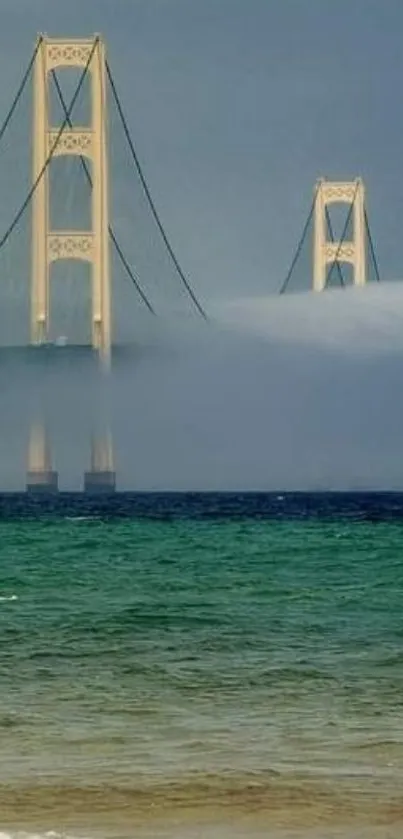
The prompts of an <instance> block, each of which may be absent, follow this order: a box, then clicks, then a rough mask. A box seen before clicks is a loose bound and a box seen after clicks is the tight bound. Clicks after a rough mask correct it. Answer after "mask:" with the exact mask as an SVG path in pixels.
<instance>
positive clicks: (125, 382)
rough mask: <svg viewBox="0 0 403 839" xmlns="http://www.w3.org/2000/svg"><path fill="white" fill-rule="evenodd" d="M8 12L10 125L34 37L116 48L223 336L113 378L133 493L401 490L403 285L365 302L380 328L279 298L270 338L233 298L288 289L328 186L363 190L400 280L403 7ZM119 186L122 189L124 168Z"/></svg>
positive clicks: (388, 272) (37, 0)
mask: <svg viewBox="0 0 403 839" xmlns="http://www.w3.org/2000/svg"><path fill="white" fill-rule="evenodd" d="M0 11H1V29H0V110H1V111H3V112H4V111H5V109H6V108H7V107H8V105H9V103H10V99H11V97H12V95H13V93H14V90H15V88H16V86H17V84H18V83H19V80H20V78H21V74H22V71H23V69H24V68H25V66H26V64H27V61H28V59H29V56H30V54H31V53H32V49H33V45H34V41H35V37H36V35H37V33H38V32H40V31H44V32H47V33H48V34H50V35H57V36H62V35H68V36H74V35H77V36H86V35H88V34H92V33H94V32H100V33H101V34H102V35H103V36H104V37H105V39H106V41H107V46H108V56H109V61H110V64H111V67H112V69H113V73H114V77H115V80H116V83H117V86H118V89H119V92H120V94H121V98H122V101H123V104H124V106H125V109H126V112H127V116H128V121H129V124H130V128H131V130H132V133H133V136H134V140H135V143H136V148H137V152H138V155H139V157H140V160H141V162H142V164H143V167H144V171H145V174H146V176H147V179H148V182H149V186H150V188H151V192H152V194H153V196H154V198H155V201H156V204H157V206H158V209H159V210H160V213H161V216H162V218H163V220H164V222H165V226H166V228H167V231H168V233H169V236H170V239H171V241H172V244H173V246H174V248H175V250H176V252H177V253H178V255H179V257H180V261H181V263H182V264H183V267H184V269H185V271H186V272H187V273H188V274H189V276H190V277H191V279H192V282H193V284H194V286H195V288H196V290H197V293H198V294H199V296H200V298H201V299H202V300H203V302H204V303H205V304H206V305H207V307H210V309H211V311H213V312H214V313H216V314H217V313H218V312H220V317H221V316H222V319H223V320H225V322H226V331H225V332H224V333H223V334H218V333H217V332H215V333H214V336H213V337H212V336H210V337H209V338H206V337H200V336H199V335H197V336H196V335H193V337H189V334H188V333H187V334H186V338H183V337H182V338H178V341H177V344H176V345H175V349H172V346H173V344H172V342H173V339H172V333H170V335H169V338H168V337H166V341H167V344H166V345H165V346H162V345H163V343H164V340H165V339H164V338H161V339H160V340H161V347H162V348H161V355H159V351H158V348H157V349H156V350H155V351H153V352H152V353H151V354H150V355H147V353H145V356H144V358H141V359H140V360H139V361H138V363H137V364H136V365H135V369H134V368H133V370H132V371H130V372H126V373H125V374H122V376H121V377H120V378H119V376H117V377H116V381H115V385H114V386H115V387H116V391H115V393H114V402H115V415H116V419H115V423H116V435H117V447H118V448H119V447H120V452H121V454H120V462H119V470H120V476H121V481H122V485H124V486H126V487H127V486H136V488H141V487H146V488H151V487H165V488H166V487H181V488H185V487H186V486H192V487H193V488H197V487H198V486H200V487H203V488H208V487H209V486H214V487H229V488H239V487H242V486H246V487H248V488H252V487H253V486H258V487H259V488H264V487H265V486H270V487H272V486H275V485H277V486H281V488H284V487H285V486H296V485H298V486H299V487H302V486H329V485H337V486H351V485H354V484H355V483H358V484H364V485H373V484H377V485H384V486H389V485H394V486H396V485H403V464H402V468H400V463H399V459H398V458H397V457H396V452H397V451H400V450H401V449H402V445H403V432H402V431H401V428H402V422H401V419H402V407H403V402H402V397H401V396H400V390H401V387H400V379H401V376H400V371H401V353H402V349H403V340H400V337H399V336H400V327H399V322H398V324H397V326H396V317H397V315H396V312H399V310H400V306H401V310H402V311H403V297H402V295H401V293H400V288H399V290H398V292H397V296H396V293H395V292H394V293H393V294H394V296H393V297H391V298H390V302H388V299H387V292H386V298H382V299H383V300H386V303H383V304H382V305H380V304H379V300H377V299H376V297H375V298H374V297H371V298H368V300H369V304H368V305H367V306H366V309H365V311H366V312H367V315H368V319H366V318H364V319H363V318H362V317H361V318H359V317H356V316H355V314H354V317H353V318H351V316H350V314H351V313H350V302H349V301H350V299H352V298H350V297H349V296H348V295H349V294H350V292H348V294H347V295H346V297H345V299H344V302H343V301H342V300H341V298H340V296H339V297H338V298H337V297H335V296H334V295H333V296H332V295H330V297H329V298H327V302H324V303H323V306H325V307H326V311H327V314H326V316H324V309H323V307H322V308H320V306H319V307H318V306H317V304H316V303H315V304H313V306H314V307H315V306H316V308H310V309H309V313H307V309H306V305H307V304H306V301H305V303H304V304H303V305H302V306H301V309H300V313H298V311H297V314H295V311H296V310H295V308H294V309H292V308H290V306H289V304H288V302H287V301H286V302H285V306H288V309H284V310H283V314H282V316H281V317H280V319H279V320H278V321H277V315H276V314H275V313H274V315H273V312H272V313H271V315H270V316H269V314H268V317H267V334H265V333H264V323H263V325H262V312H264V309H262V307H261V306H260V304H259V303H258V304H257V310H256V311H255V313H254V314H253V316H251V315H250V309H249V310H248V305H247V304H246V303H245V308H244V309H243V308H242V304H238V303H235V304H234V307H233V306H232V303H231V304H230V305H229V307H227V308H225V306H224V308H223V307H222V303H221V301H223V300H224V301H232V300H233V299H239V298H248V297H249V296H251V295H252V296H254V295H266V294H267V293H270V292H273V291H275V290H276V289H277V288H278V287H279V285H280V284H281V281H282V279H283V278H284V275H285V273H286V270H287V267H288V264H289V261H290V258H291V256H292V252H293V250H294V247H295V245H296V242H297V239H298V238H299V235H300V232H301V228H302V225H303V223H304V220H305V216H306V213H307V211H308V209H309V206H310V203H311V200H312V190H313V186H314V183H315V181H316V179H317V178H318V177H319V176H322V175H323V176H327V177H333V178H336V179H337V178H350V177H355V176H357V175H361V176H362V177H363V178H364V181H365V183H366V187H367V196H368V207H369V215H370V219H371V223H372V232H373V236H374V239H375V243H376V246H377V251H378V256H379V263H380V267H381V273H382V276H383V278H384V279H395V278H396V277H400V276H401V275H402V268H401V262H402V259H401V249H402V235H401V230H402V224H403V153H402V141H401V135H402V128H403V104H402V95H401V80H402V78H403V50H402V32H403V3H402V2H401V0H337V2H336V0H333V2H331V1H330V0H80V2H79V0H69V2H59V0H0ZM111 176H112V177H113V178H114V179H116V182H117V183H118V184H119V183H120V182H119V179H121V181H122V191H123V188H124V183H123V175H122V171H119V169H117V170H114V171H113V172H112V175H111ZM122 194H123V193H122ZM122 213H123V215H124V211H122ZM120 222H121V223H122V224H123V223H125V224H127V225H128V227H129V228H130V223H131V222H130V219H129V218H123V219H121V220H120ZM364 293H366V292H364ZM399 295H400V296H399ZM215 298H217V299H215ZM333 300H337V303H336V304H334V308H333V309H332V310H331V311H332V314H331V316H329V306H330V307H331V306H333V303H332V302H331V301H333ZM219 301H220V304H219ZM371 301H372V302H371ZM276 303H277V301H276ZM292 305H294V304H292ZM309 305H310V304H309ZM321 305H322V304H321ZM240 306H241V308H239V307H240ZM220 307H221V308H220ZM354 307H355V308H354V313H356V304H354ZM257 311H259V315H260V320H259V323H258V324H257V320H256V314H257ZM284 312H290V313H291V312H293V314H290V318H291V320H290V323H289V325H288V326H287V322H288V321H287V318H288V315H284ZM333 313H334V314H333ZM308 314H309V316H308ZM281 318H282V319H281ZM346 318H347V320H348V318H350V319H349V320H348V323H349V325H350V329H349V330H347V333H346V334H345V333H344V332H342V331H341V330H340V328H339V326H340V324H343V323H344V322H346ZM263 320H264V319H263ZM278 323H282V324H284V329H279V328H278ZM245 324H246V326H245ZM276 324H277V325H276ZM290 324H291V325H290ZM337 324H339V326H338V325H337ZM142 328H143V332H142V336H143V337H144V335H145V334H147V328H148V327H147V325H146V326H145V327H144V325H143V327H142ZM332 329H333V331H334V341H333V342H332V341H330V344H331V346H329V341H328V338H329V335H330V338H331V336H332ZM228 330H229V331H228ZM390 330H392V332H393V336H394V337H393V340H392V341H391V343H390V346H389V334H390ZM401 332H402V334H403V316H402V330H401ZM150 334H151V335H152V337H151V339H150V340H151V343H152V341H153V340H154V337H153V336H154V335H155V332H154V331H153V332H152V333H150ZM164 334H165V333H164ZM379 334H381V335H382V340H381V342H379V340H378V339H379ZM363 336H365V341H364V342H363ZM174 343H175V342H174ZM380 343H381V345H382V346H381V348H380ZM167 346H169V347H170V348H171V349H172V352H171V351H170V352H169V353H167V351H166V347H167ZM360 348H361V350H360ZM60 387H61V386H60ZM62 390H63V388H61V391H62ZM13 398H14V397H13ZM15 398H16V399H17V402H18V398H17V397H15ZM71 399H72V400H73V401H74V397H71ZM11 401H12V400H11ZM10 404H11V403H10ZM13 404H14V405H15V404H17V403H16V402H14V403H13ZM63 404H64V410H65V413H66V415H68V413H69V410H71V407H70V408H69V405H70V406H71V401H70V402H69V400H68V399H67V398H66V400H65V403H63ZM10 411H11V408H10V410H9V411H8V418H6V419H5V420H4V421H5V422H6V423H8V425H7V427H8V428H10V423H11V425H12V420H11V419H10V417H11V413H10ZM72 450H73V449H71V448H70V449H69V447H68V445H67V444H65V451H68V452H70V454H71V451H72ZM65 460H66V458H65ZM21 462H23V461H21ZM3 463H4V461H3ZM71 464H72V458H71V457H70V456H69V463H68V464H65V467H63V468H66V474H68V476H69V477H68V480H70V481H71V482H72V483H74V481H75V480H76V479H73V477H72V471H71V470H72V465H71ZM69 468H70V472H69ZM82 468H83V464H81V466H80V469H82ZM3 471H4V469H3ZM75 473H76V478H77V479H79V471H78V467H77V468H76V470H75ZM6 474H7V481H8V482H9V483H10V481H11V475H12V466H11V461H10V466H9V468H8V470H6ZM13 474H14V473H13ZM21 474H22V473H21ZM400 476H402V477H400Z"/></svg>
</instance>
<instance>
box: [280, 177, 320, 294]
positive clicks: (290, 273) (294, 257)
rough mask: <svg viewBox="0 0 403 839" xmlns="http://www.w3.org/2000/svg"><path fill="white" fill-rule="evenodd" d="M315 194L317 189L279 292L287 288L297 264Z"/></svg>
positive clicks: (281, 292)
mask: <svg viewBox="0 0 403 839" xmlns="http://www.w3.org/2000/svg"><path fill="white" fill-rule="evenodd" d="M316 195H317V189H316V190H315V194H314V197H313V201H312V205H311V209H310V210H309V213H308V216H307V219H306V222H305V225H304V228H303V231H302V235H301V238H300V240H299V242H298V245H297V248H296V250H295V253H294V256H293V259H292V262H291V265H290V267H289V269H288V272H287V274H286V278H285V280H284V281H283V284H282V286H281V288H280V291H279V294H284V292H285V290H286V288H287V286H288V283H289V282H290V279H291V276H292V274H293V271H294V268H295V266H296V264H297V262H298V259H299V255H300V253H301V251H302V246H303V244H304V242H305V239H306V234H307V233H308V229H309V225H310V223H311V220H312V216H313V213H314V209H315V204H316Z"/></svg>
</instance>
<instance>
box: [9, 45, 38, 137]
mask: <svg viewBox="0 0 403 839" xmlns="http://www.w3.org/2000/svg"><path fill="white" fill-rule="evenodd" d="M42 41H43V36H42V35H40V37H39V38H38V42H37V44H36V47H35V50H34V52H33V54H32V58H31V60H30V62H29V64H28V67H27V69H26V71H25V73H24V75H23V77H22V80H21V82H20V85H19V87H18V90H17V93H16V94H15V97H14V99H13V101H12V103H11V107H10V109H9V111H8V113H7V116H6V118H5V120H4V122H3V125H2V126H1V128H0V143H1V141H2V139H3V136H4V134H5V133H6V131H7V128H8V126H9V124H10V122H11V120H12V118H13V115H14V111H15V109H16V107H17V105H18V103H19V101H20V99H21V96H22V94H23V92H24V89H25V85H26V83H27V81H28V79H29V76H30V74H31V70H32V68H33V66H34V64H35V60H36V56H37V55H38V52H39V47H40V46H41V44H42Z"/></svg>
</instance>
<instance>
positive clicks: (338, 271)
mask: <svg viewBox="0 0 403 839" xmlns="http://www.w3.org/2000/svg"><path fill="white" fill-rule="evenodd" d="M325 218H326V224H327V229H328V231H329V236H330V238H331V241H332V242H334V241H335V238H334V232H333V225H332V222H331V218H330V213H329V210H328V208H327V207H325ZM337 273H338V275H339V280H340V285H341V287H342V288H344V287H345V285H346V284H345V282H344V277H343V272H342V269H341V265H340V262H337Z"/></svg>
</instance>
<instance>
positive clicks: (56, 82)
mask: <svg viewBox="0 0 403 839" xmlns="http://www.w3.org/2000/svg"><path fill="white" fill-rule="evenodd" d="M51 76H52V79H53V82H54V85H55V87H56V90H57V94H58V97H59V100H60V104H61V106H62V108H63V111H64V115H65V117H66V118H67V125H68V126H69V128H72V127H73V123H72V121H71V118H70V116H69V114H68V109H67V105H66V100H65V98H64V96H63V91H62V89H61V87H60V82H59V79H58V78H57V74H56V71H55V70H51ZM80 163H81V166H82V168H83V171H84V174H85V177H86V178H87V181H88V183H89V185H90V187H91V188H92V177H91V173H90V170H89V168H88V165H87V161H86V160H85V157H83V155H82V154H80ZM108 232H109V236H110V238H111V240H112V242H113V245H114V247H115V248H116V253H117V254H118V256H119V259H120V261H121V263H122V265H123V267H124V268H125V270H126V273H127V274H128V275H129V277H130V279H131V281H132V283H133V285H134V286H135V288H136V291H137V292H138V294H139V295H140V297H141V299H142V300H143V303H145V305H146V306H147V309H148V310H149V312H151V314H152V315H155V310H154V308H153V306H152V305H151V303H150V301H149V299H148V297H147V295H146V293H145V292H144V291H143V289H142V288H141V285H140V283H139V281H138V279H137V278H136V276H135V274H134V273H133V271H132V269H131V268H130V265H129V263H128V262H127V259H126V257H125V255H124V253H123V251H122V248H121V246H120V244H119V242H118V240H117V238H116V235H115V233H114V231H113V229H112V227H111V225H110V224H108Z"/></svg>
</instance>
